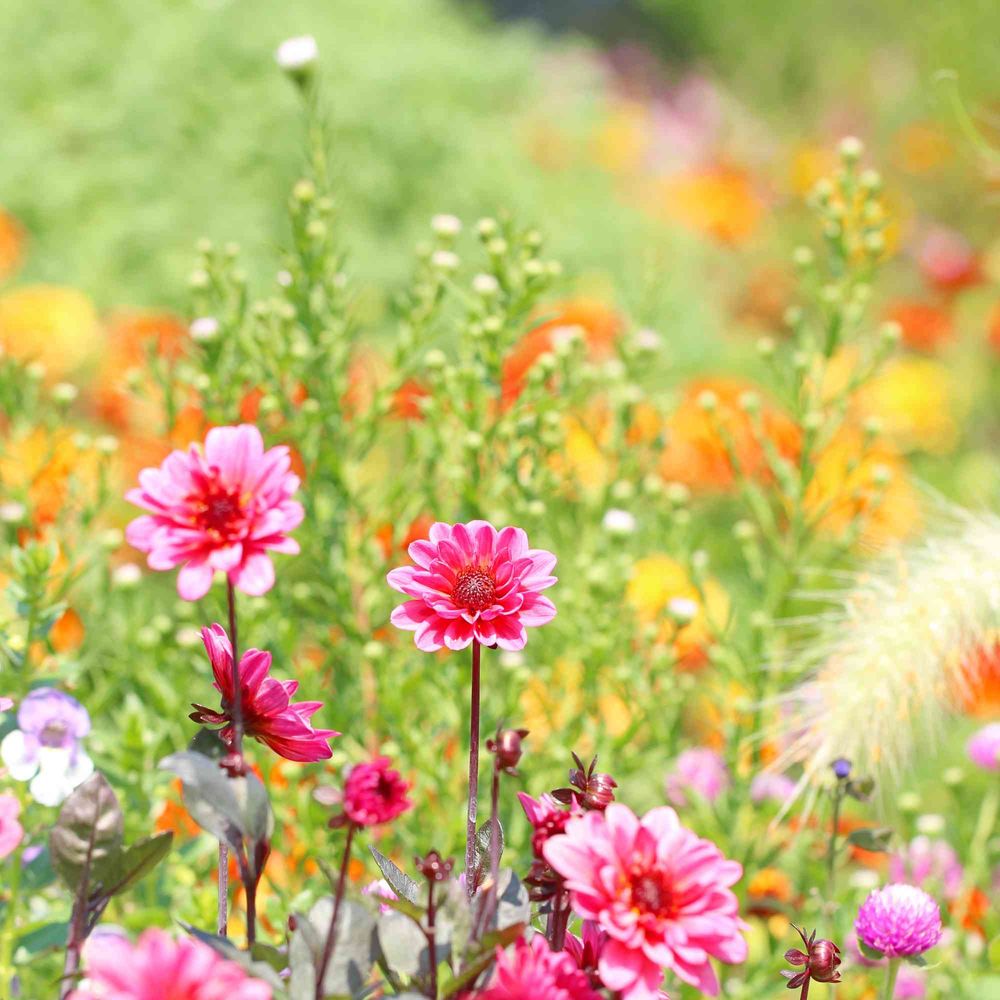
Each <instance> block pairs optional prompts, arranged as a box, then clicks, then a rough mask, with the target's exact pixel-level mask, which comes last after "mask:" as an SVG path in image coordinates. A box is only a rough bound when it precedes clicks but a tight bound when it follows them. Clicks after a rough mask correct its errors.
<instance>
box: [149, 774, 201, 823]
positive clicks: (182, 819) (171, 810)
mask: <svg viewBox="0 0 1000 1000" xmlns="http://www.w3.org/2000/svg"><path fill="white" fill-rule="evenodd" d="M170 788H171V791H172V792H173V797H172V798H169V799H167V800H166V801H164V803H163V804H162V805H161V806H160V810H159V812H158V813H157V814H156V820H155V822H154V825H153V831H154V832H155V833H172V834H173V835H174V836H175V837H185V836H186V837H194V836H196V835H197V833H198V831H199V829H200V827H199V826H198V824H197V823H196V822H195V821H194V820H193V819H192V818H191V816H190V815H189V814H188V811H187V810H186V809H185V808H184V806H183V805H181V802H180V797H181V788H182V785H181V781H180V778H175V779H174V780H173V781H172V782H171V783H170Z"/></svg>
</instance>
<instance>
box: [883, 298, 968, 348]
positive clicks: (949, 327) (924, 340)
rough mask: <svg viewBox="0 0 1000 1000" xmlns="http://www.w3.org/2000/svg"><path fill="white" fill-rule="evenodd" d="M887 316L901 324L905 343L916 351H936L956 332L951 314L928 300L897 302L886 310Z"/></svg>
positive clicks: (888, 318)
mask: <svg viewBox="0 0 1000 1000" xmlns="http://www.w3.org/2000/svg"><path fill="white" fill-rule="evenodd" d="M885 318H886V319H887V320H891V321H892V322H894V323H898V324H899V326H900V329H901V330H902V332H903V343H904V344H906V346H907V347H912V348H913V349H914V350H916V351H935V350H937V349H938V348H939V347H940V346H941V345H942V344H945V343H947V342H948V341H949V340H951V339H952V338H953V337H954V333H955V330H954V326H953V324H952V321H951V316H950V315H949V314H948V313H947V312H946V311H945V310H944V309H941V308H940V307H938V306H935V305H930V304H929V303H926V302H896V303H894V304H893V305H891V306H889V308H888V309H887V310H886V313H885Z"/></svg>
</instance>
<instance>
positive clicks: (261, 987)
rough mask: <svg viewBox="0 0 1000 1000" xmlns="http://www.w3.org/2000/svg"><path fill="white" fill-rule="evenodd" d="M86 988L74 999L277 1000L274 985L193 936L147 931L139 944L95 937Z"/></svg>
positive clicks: (72, 999)
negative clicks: (252, 974) (274, 999)
mask: <svg viewBox="0 0 1000 1000" xmlns="http://www.w3.org/2000/svg"><path fill="white" fill-rule="evenodd" d="M84 957H85V959H86V980H85V982H86V985H85V986H83V987H81V988H80V989H78V990H76V991H75V992H73V993H71V994H70V1000H156V998H160V997H163V998H166V997H169V998H170V1000H271V987H270V986H268V985H267V983H265V982H262V981H261V980H260V979H251V978H249V977H248V976H247V974H246V973H245V972H244V971H243V970H242V969H241V968H240V967H239V966H238V965H237V964H236V963H235V962H230V961H228V960H227V959H224V958H222V956H220V955H219V954H218V953H216V952H215V951H213V950H212V949H211V948H209V946H208V945H207V944H202V943H201V942H200V941H196V940H194V939H193V938H180V939H179V940H177V941H175V940H174V939H173V938H172V937H170V935H169V934H167V933H166V932H165V931H162V930H157V929H155V928H154V929H152V930H148V931H145V932H144V933H143V934H142V936H141V937H140V938H139V940H138V941H137V942H136V943H135V944H134V945H133V944H132V943H131V942H129V941H128V940H127V939H125V938H123V937H119V936H117V935H112V934H105V935H101V936H99V937H94V938H92V939H91V940H90V942H89V943H88V944H87V946H86V949H85V951H84Z"/></svg>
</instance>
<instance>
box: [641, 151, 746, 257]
mask: <svg viewBox="0 0 1000 1000" xmlns="http://www.w3.org/2000/svg"><path fill="white" fill-rule="evenodd" d="M657 203H658V207H659V210H660V212H661V213H662V214H665V215H666V216H667V217H668V218H670V219H673V220H674V221H676V222H680V223H681V224H682V225H685V226H687V227H689V228H690V229H694V230H695V231H696V232H699V233H703V234H704V235H706V236H710V237H711V238H712V239H714V240H717V241H718V242H719V243H724V244H727V245H730V246H735V245H739V244H742V243H746V241H747V240H748V239H749V238H750V237H751V236H752V235H753V234H754V232H755V231H756V229H757V226H758V224H759V223H760V219H761V217H762V215H763V213H764V205H763V202H762V201H761V198H760V196H759V195H758V194H757V192H756V191H755V190H754V186H753V183H752V182H751V180H750V177H749V175H748V174H747V173H746V172H745V171H743V170H740V169H738V168H735V167H729V166H725V165H717V166H710V167H704V168H698V169H696V170H692V171H690V172H687V173H682V174H678V175H676V176H674V177H670V178H667V179H666V180H664V181H661V182H660V185H659V190H658V192H657Z"/></svg>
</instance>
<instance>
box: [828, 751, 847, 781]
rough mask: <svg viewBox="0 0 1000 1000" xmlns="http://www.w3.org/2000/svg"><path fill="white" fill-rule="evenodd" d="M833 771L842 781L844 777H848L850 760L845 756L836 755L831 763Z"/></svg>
mask: <svg viewBox="0 0 1000 1000" xmlns="http://www.w3.org/2000/svg"><path fill="white" fill-rule="evenodd" d="M831 767H832V768H833V773H834V774H835V775H836V776H837V777H838V778H839V779H840V780H841V781H843V780H844V779H845V778H848V777H850V774H851V762H850V761H849V760H848V759H847V758H846V757H838V758H837V759H836V760H835V761H834V762H833V764H832V765H831Z"/></svg>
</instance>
